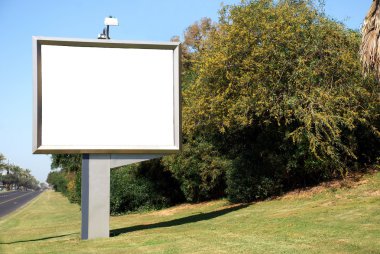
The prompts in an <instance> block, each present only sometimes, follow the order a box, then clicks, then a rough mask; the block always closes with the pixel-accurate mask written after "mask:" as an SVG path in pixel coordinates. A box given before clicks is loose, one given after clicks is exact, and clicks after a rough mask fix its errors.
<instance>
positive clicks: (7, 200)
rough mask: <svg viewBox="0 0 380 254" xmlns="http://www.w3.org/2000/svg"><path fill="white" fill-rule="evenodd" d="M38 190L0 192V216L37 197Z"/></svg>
mask: <svg viewBox="0 0 380 254" xmlns="http://www.w3.org/2000/svg"><path fill="white" fill-rule="evenodd" d="M40 193H41V192H40V191H10V192H5V193H0V217H2V216H5V215H7V214H8V213H10V212H13V211H15V210H16V209H18V208H20V207H21V206H23V205H25V204H26V203H28V202H29V201H31V200H32V199H33V198H35V197H37V196H38V195H39V194H40Z"/></svg>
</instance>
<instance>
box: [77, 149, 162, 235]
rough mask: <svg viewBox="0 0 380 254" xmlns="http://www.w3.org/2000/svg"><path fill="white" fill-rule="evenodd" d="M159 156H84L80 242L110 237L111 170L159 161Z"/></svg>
mask: <svg viewBox="0 0 380 254" xmlns="http://www.w3.org/2000/svg"><path fill="white" fill-rule="evenodd" d="M162 156H163V155H162V154H84V155H83V158H82V183H81V184H82V195H81V199H82V203H81V207H82V231H81V238H82V239H83V240H88V239H95V238H108V237H109V231H110V226H109V216H110V173H111V172H110V171H111V168H116V167H120V166H125V165H129V164H132V163H137V162H141V161H146V160H150V159H154V158H159V157H162Z"/></svg>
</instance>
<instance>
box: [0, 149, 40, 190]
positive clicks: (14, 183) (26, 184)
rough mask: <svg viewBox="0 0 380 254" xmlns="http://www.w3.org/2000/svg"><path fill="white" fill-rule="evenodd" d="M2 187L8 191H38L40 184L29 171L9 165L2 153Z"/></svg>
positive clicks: (0, 173) (0, 163)
mask: <svg viewBox="0 0 380 254" xmlns="http://www.w3.org/2000/svg"><path fill="white" fill-rule="evenodd" d="M0 185H2V186H0V187H1V189H6V190H38V189H39V188H40V184H39V182H38V181H37V180H36V178H34V176H33V175H32V174H31V172H30V170H29V169H23V168H21V167H19V166H17V165H14V164H10V163H7V159H6V158H5V156H4V155H3V154H1V153H0Z"/></svg>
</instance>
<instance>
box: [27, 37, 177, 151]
mask: <svg viewBox="0 0 380 254" xmlns="http://www.w3.org/2000/svg"><path fill="white" fill-rule="evenodd" d="M34 46H35V54H34V55H35V63H34V65H35V74H34V75H35V82H34V83H35V85H34V86H35V87H34V93H35V94H34V97H35V98H34V100H35V105H34V107H35V109H34V111H35V116H34V121H35V123H34V144H33V151H34V153H57V152H66V153H70V152H73V153H165V152H174V151H178V150H179V148H180V116H179V113H180V109H179V45H178V44H176V43H167V44H143V43H126V42H115V41H111V42H105V41H101V42H99V41H94V40H91V41H89V40H86V41H78V40H76V41H70V40H57V39H56V40H53V39H44V38H34Z"/></svg>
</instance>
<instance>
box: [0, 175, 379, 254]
mask: <svg viewBox="0 0 380 254" xmlns="http://www.w3.org/2000/svg"><path fill="white" fill-rule="evenodd" d="M339 185H341V186H339ZM111 229H112V230H111V235H112V237H110V238H109V239H100V240H89V241H82V240H80V209H79V207H78V206H77V205H74V204H70V203H69V202H68V201H67V199H66V198H64V197H63V196H61V195H60V194H59V193H55V192H53V191H47V192H44V193H43V194H42V195H40V196H39V197H37V198H36V199H35V200H33V201H32V202H31V203H30V204H28V205H27V206H26V207H24V208H23V209H21V210H19V211H17V212H15V213H13V214H11V215H8V216H6V217H4V218H2V219H1V221H0V253H5V254H8V253H12V254H13V253H70V254H71V253H102V254H105V253H366V254H367V253H380V172H378V173H373V174H371V175H366V176H364V177H362V178H360V179H357V180H352V181H345V182H341V183H332V184H329V185H328V186H327V187H326V186H325V187H324V186H318V187H315V188H312V189H310V190H306V191H300V192H293V193H290V194H287V195H285V196H283V197H280V198H277V199H274V200H268V201H263V202H257V203H253V204H249V205H243V204H240V205H230V204H228V202H227V201H225V200H218V201H213V202H206V203H201V204H195V205H190V204H184V205H179V206H176V207H172V208H169V209H165V210H161V211H153V212H147V213H139V214H129V215H124V216H117V217H111Z"/></svg>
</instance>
